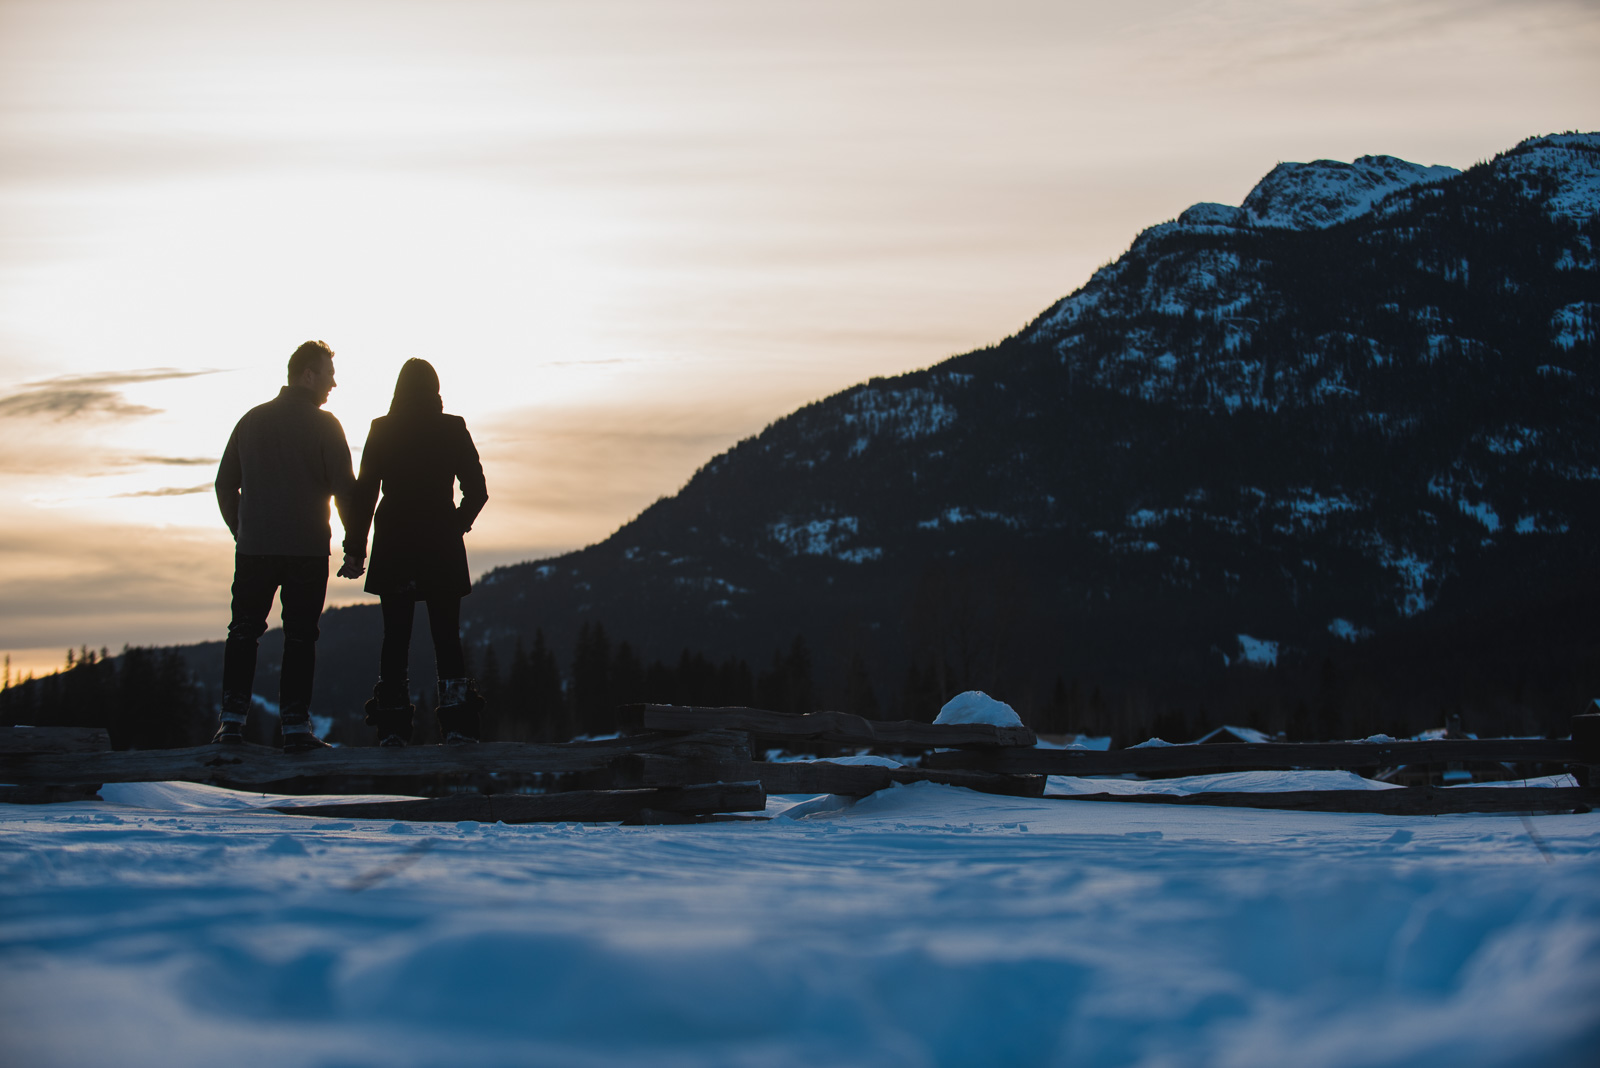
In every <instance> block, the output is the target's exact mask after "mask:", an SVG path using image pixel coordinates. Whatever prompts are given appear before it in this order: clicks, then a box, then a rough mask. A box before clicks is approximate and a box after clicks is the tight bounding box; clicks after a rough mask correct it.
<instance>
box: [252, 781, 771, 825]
mask: <svg viewBox="0 0 1600 1068" xmlns="http://www.w3.org/2000/svg"><path fill="white" fill-rule="evenodd" d="M766 807H767V795H766V791H764V790H762V788H761V784H760V783H758V782H740V783H710V784H705V785H700V786H686V787H682V788H676V789H661V790H571V791H568V792H566V793H559V794H456V795H453V796H450V797H428V798H418V799H416V800H412V801H368V802H359V803H352V804H347V805H281V806H278V809H277V810H278V811H279V812H283V813H287V814H289V815H292V816H320V817H325V818H329V819H358V820H419V821H427V822H446V823H449V822H459V821H461V820H476V821H478V822H479V823H560V822H563V821H566V820H572V821H575V822H579V823H610V822H613V821H616V820H630V819H640V818H642V817H643V816H644V815H645V814H646V813H673V814H675V815H681V816H696V815H709V814H711V813H714V812H751V811H759V810H762V809H765V808H766Z"/></svg>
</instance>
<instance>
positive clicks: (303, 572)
mask: <svg viewBox="0 0 1600 1068" xmlns="http://www.w3.org/2000/svg"><path fill="white" fill-rule="evenodd" d="M336 384H337V383H336V382H335V381H334V369H333V350H332V349H331V348H329V347H328V345H327V343H326V342H322V341H307V342H306V343H305V344H303V345H301V346H300V347H299V348H297V349H296V350H295V351H294V354H293V355H291V356H290V357H289V382H288V385H286V386H284V387H283V388H282V389H281V390H279V392H278V396H277V397H275V398H274V399H272V400H270V401H268V402H267V403H265V404H261V405H257V406H256V407H254V408H252V409H250V411H248V412H246V413H245V415H244V417H243V418H242V419H240V420H239V422H238V425H237V426H235V427H234V429H233V434H232V436H231V437H229V439H228V446H227V448H226V449H225V450H224V451H223V454H222V462H221V463H220V464H219V465H218V467H217V481H216V491H217V503H218V505H219V507H220V508H221V509H222V518H223V519H224V520H225V521H226V522H227V524H228V529H229V530H231V531H232V532H233V537H234V546H235V552H234V565H233V608H232V618H231V621H230V622H229V624H228V640H227V643H226V644H225V646H224V651H223V666H222V708H221V711H220V713H219V716H218V725H217V733H216V736H215V737H214V738H213V739H212V740H213V741H214V742H222V743H235V744H236V743H242V742H243V741H244V727H245V722H246V719H247V717H248V714H249V711H250V705H251V701H252V697H251V691H252V685H253V682H254V679H255V670H256V651H257V646H258V643H259V641H260V638H261V635H263V634H265V633H266V630H267V614H268V612H270V611H271V609H272V600H273V597H274V595H276V596H277V597H278V599H279V603H280V613H281V617H282V620H283V661H282V665H281V669H280V671H279V676H278V717H279V723H280V725H281V727H282V730H283V750H284V752H286V753H300V752H308V751H310V750H313V749H321V748H325V747H326V746H327V743H326V742H324V741H322V740H321V739H320V738H318V737H317V735H316V732H315V731H314V730H313V728H312V723H311V684H312V679H313V677H314V675H315V673H316V643H317V637H318V634H319V633H320V632H319V630H318V627H317V621H318V619H319V618H320V617H321V615H322V606H323V603H324V601H325V600H326V599H327V593H328V562H329V557H330V555H331V553H330V544H331V542H332V537H333V535H332V530H331V528H330V527H329V518H330V514H329V509H328V501H329V499H330V498H331V499H332V500H333V501H334V503H335V504H336V505H337V506H338V509H339V520H340V522H341V523H342V524H343V525H344V529H345V539H344V562H343V564H342V565H341V566H340V567H339V571H338V574H339V577H341V578H346V579H357V578H360V577H361V576H362V575H363V574H365V575H366V576H367V581H366V585H365V587H364V588H365V589H366V591H367V592H368V593H375V594H377V595H378V598H379V601H380V602H381V605H382V611H383V645H382V648H381V650H380V652H379V657H378V683H377V685H376V686H375V687H374V688H373V694H372V699H371V700H370V701H368V702H367V706H366V711H367V723H368V724H369V725H370V726H372V727H374V728H376V730H377V742H378V744H379V745H384V746H397V745H405V744H407V742H408V741H409V740H410V738H411V732H412V727H413V724H412V717H413V715H414V713H415V711H416V710H415V707H414V706H413V705H412V703H411V687H410V681H409V678H408V674H407V671H408V665H407V659H408V653H409V650H410V647H411V629H412V625H413V623H414V620H415V618H416V605H417V602H418V601H421V602H423V603H424V604H426V605H427V606H428V629H429V630H430V631H431V633H432V636H433V651H434V660H435V664H436V668H437V674H438V704H437V706H436V708H437V716H438V720H439V734H440V737H441V738H443V740H444V741H445V742H447V743H452V744H453V743H467V742H476V741H477V740H478V738H479V735H480V723H479V720H480V711H481V709H482V707H483V698H482V697H480V696H479V695H478V692H477V688H476V687H475V686H474V684H473V681H472V679H470V678H467V677H466V662H465V658H464V657H463V655H462V650H461V598H462V597H465V596H466V595H467V594H468V593H470V592H472V581H471V577H470V575H469V573H468V571H467V551H466V545H465V542H464V541H463V535H465V534H466V533H467V531H469V530H471V529H472V524H473V522H474V521H475V520H476V519H477V517H478V513H479V512H481V511H482V510H483V506H484V505H485V504H486V503H487V502H488V500H489V494H488V490H487V487H486V485H485V483H484V479H483V464H482V463H481V462H480V461H479V459H478V450H477V448H476V447H475V446H474V445H473V443H472V435H471V434H470V433H468V431H467V424H466V422H465V420H463V419H462V418H461V417H460V416H455V415H446V414H445V412H444V402H443V401H442V399H441V398H440V395H439V375H438V373H437V372H436V371H434V369H433V366H432V365H431V364H429V363H428V362H427V361H426V360H415V359H413V360H407V361H406V362H405V364H404V365H403V366H402V367H401V368H400V375H399V377H398V378H397V379H396V381H395V386H394V399H393V400H392V401H391V402H390V404H389V414H388V415H385V416H380V417H379V418H377V419H374V420H373V421H372V427H371V429H370V430H369V431H368V433H367V444H366V447H365V448H364V449H363V450H362V453H361V473H360V475H359V476H357V475H356V474H355V473H354V471H353V469H352V466H351V463H350V446H349V443H348V442H347V441H346V440H345V436H344V428H343V427H342V426H340V425H339V420H338V419H336V418H334V416H333V414H332V413H330V412H326V411H323V410H322V406H323V405H324V404H326V403H327V401H328V394H329V393H330V392H331V391H332V390H333V388H334V386H335V385H336ZM458 481H459V482H460V484H461V502H460V504H457V503H456V500H455V487H456V483H457V482H458ZM380 495H381V497H382V501H381V503H380V501H379V497H380ZM369 528H370V529H371V530H372V557H371V561H370V565H369V563H368V559H367V532H368V529H369Z"/></svg>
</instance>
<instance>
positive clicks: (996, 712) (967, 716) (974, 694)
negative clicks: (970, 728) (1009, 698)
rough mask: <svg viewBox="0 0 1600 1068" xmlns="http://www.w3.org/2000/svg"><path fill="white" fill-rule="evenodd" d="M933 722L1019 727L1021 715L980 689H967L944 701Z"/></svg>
mask: <svg viewBox="0 0 1600 1068" xmlns="http://www.w3.org/2000/svg"><path fill="white" fill-rule="evenodd" d="M934 722H935V723H992V724H994V725H995V726H996V727H1020V726H1022V717H1021V716H1019V715H1017V711H1016V709H1014V708H1012V707H1011V706H1010V705H1008V704H1006V703H1005V702H1004V701H996V700H995V699H994V698H993V697H990V696H989V695H988V694H986V693H984V692H983V691H982V690H968V691H967V692H966V693H958V694H956V695H955V696H954V697H952V698H950V700H948V701H946V702H945V706H944V707H943V708H941V709H939V715H938V717H937V718H935V719H934Z"/></svg>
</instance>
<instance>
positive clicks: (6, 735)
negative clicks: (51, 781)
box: [0, 727, 111, 753]
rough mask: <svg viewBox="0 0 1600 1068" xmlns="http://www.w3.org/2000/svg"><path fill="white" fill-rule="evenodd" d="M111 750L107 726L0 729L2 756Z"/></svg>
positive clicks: (0, 750) (0, 751)
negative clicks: (4, 754)
mask: <svg viewBox="0 0 1600 1068" xmlns="http://www.w3.org/2000/svg"><path fill="white" fill-rule="evenodd" d="M110 748H111V735H110V734H109V733H108V732H107V731H106V729H105V728H104V727H0V753H102V752H107V751H109V750H110Z"/></svg>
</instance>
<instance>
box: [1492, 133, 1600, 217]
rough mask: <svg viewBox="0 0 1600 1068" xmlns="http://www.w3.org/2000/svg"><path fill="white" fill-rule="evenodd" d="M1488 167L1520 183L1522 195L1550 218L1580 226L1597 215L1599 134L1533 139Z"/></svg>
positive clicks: (1577, 134) (1599, 160)
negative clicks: (1542, 206)
mask: <svg viewBox="0 0 1600 1068" xmlns="http://www.w3.org/2000/svg"><path fill="white" fill-rule="evenodd" d="M1490 166H1492V167H1494V168H1495V169H1497V170H1498V171H1500V172H1501V173H1502V174H1504V175H1505V176H1507V177H1510V178H1514V179H1516V180H1517V181H1519V182H1521V184H1522V191H1523V195H1524V196H1527V197H1528V198H1530V199H1536V200H1539V201H1541V202H1543V203H1544V204H1545V210H1546V211H1548V212H1549V213H1550V215H1551V216H1552V217H1555V218H1568V219H1572V220H1574V221H1577V222H1583V221H1586V220H1588V219H1592V218H1594V216H1595V214H1596V213H1597V212H1600V133H1565V134H1551V135H1549V136H1547V137H1532V138H1529V139H1528V140H1526V141H1524V142H1522V143H1521V144H1520V145H1518V146H1517V147H1516V148H1513V149H1512V150H1511V151H1510V152H1507V153H1505V154H1504V155H1502V156H1498V157H1496V158H1495V160H1494V162H1493V163H1491V164H1490Z"/></svg>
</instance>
